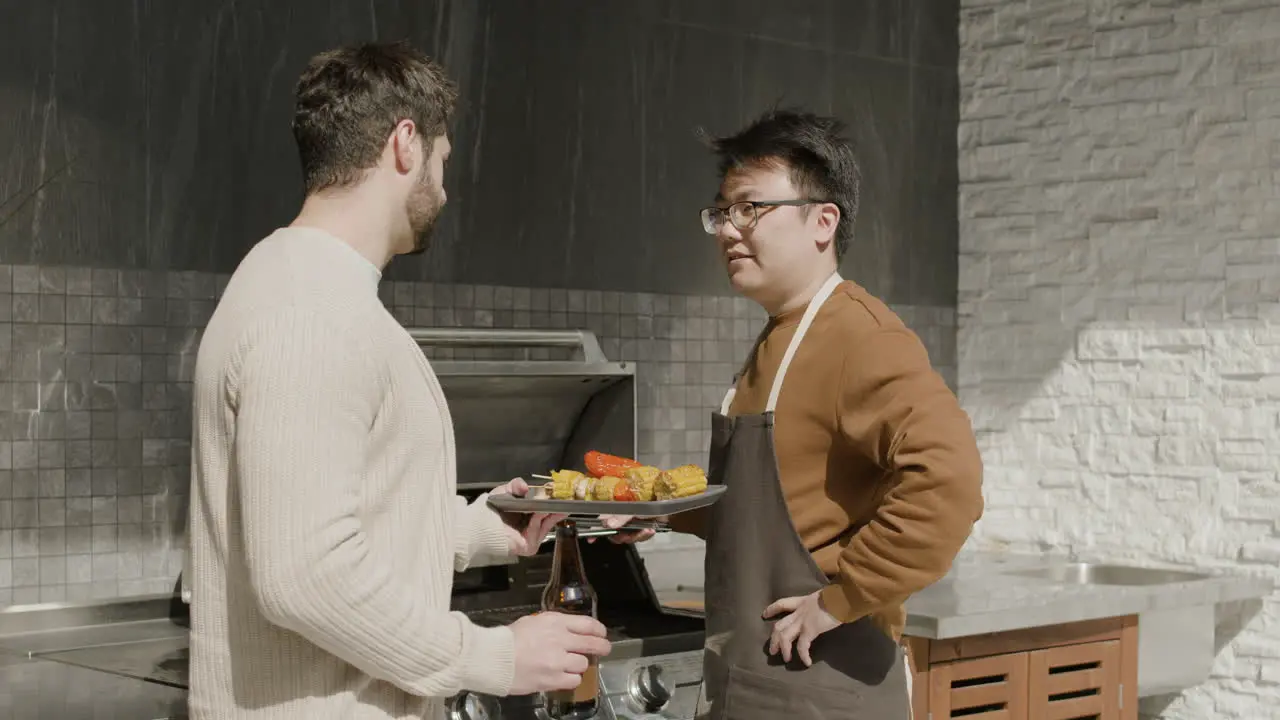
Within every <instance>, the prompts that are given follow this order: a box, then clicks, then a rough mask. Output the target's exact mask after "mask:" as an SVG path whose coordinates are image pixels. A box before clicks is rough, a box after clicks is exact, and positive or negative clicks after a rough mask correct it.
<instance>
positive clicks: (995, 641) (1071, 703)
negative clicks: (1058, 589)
mask: <svg viewBox="0 0 1280 720" xmlns="http://www.w3.org/2000/svg"><path fill="white" fill-rule="evenodd" d="M909 646H910V648H911V662H912V671H913V693H912V695H913V697H912V702H913V704H914V707H915V717H916V718H917V720H926V719H928V720H948V719H949V718H964V719H965V720H1077V719H1079V720H1137V717H1138V662H1137V658H1138V626H1137V618H1136V617H1122V618H1109V619H1106V620H1096V621H1089V622H1082V623H1072V624H1069V625H1056V626H1052V627H1045V628H1034V629H1030V630H1022V631H1015V632H1007V633H995V634H991V635H977V636H973V637H966V638H954V639H950V640H926V639H922V638H911V639H910V640H909Z"/></svg>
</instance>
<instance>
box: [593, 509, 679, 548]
mask: <svg viewBox="0 0 1280 720" xmlns="http://www.w3.org/2000/svg"><path fill="white" fill-rule="evenodd" d="M658 519H660V520H666V518H658ZM600 520H601V523H602V524H603V525H604V526H605V527H607V528H610V529H617V528H620V527H622V526H623V525H626V524H627V523H629V522H631V520H632V516H631V515H601V516H600ZM655 534H657V533H656V531H654V530H653V529H652V528H645V529H644V530H618V532H616V533H614V534H612V535H610V536H609V542H611V543H617V544H619V545H630V544H632V543H638V542H644V541H645V540H648V539H649V538H651V537H653V536H654V535H655ZM595 541H596V539H595V538H593V537H592V538H587V542H595Z"/></svg>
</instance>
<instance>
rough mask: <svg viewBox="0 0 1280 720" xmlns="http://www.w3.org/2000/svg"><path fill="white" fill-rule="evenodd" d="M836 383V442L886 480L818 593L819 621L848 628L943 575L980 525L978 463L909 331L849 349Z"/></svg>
mask: <svg viewBox="0 0 1280 720" xmlns="http://www.w3.org/2000/svg"><path fill="white" fill-rule="evenodd" d="M841 374H842V377H841V382H842V387H841V388H840V391H839V395H838V397H837V402H838V423H839V428H840V433H841V435H842V436H843V438H844V440H845V441H846V442H847V443H849V444H850V445H851V446H853V448H855V449H856V450H857V451H859V452H861V453H862V454H864V455H865V456H866V457H869V458H871V459H872V460H873V461H874V462H875V463H876V464H877V465H879V466H880V467H881V468H883V469H884V470H885V472H886V473H888V475H889V478H890V480H889V489H888V491H887V493H886V494H885V496H884V498H883V499H882V500H881V502H880V506H879V508H877V510H876V512H875V514H874V516H873V517H872V518H871V519H870V521H869V522H868V523H867V524H866V525H864V526H862V527H861V528H859V529H858V530H857V532H856V533H855V534H854V536H853V538H852V540H851V541H850V543H849V545H848V547H846V548H845V549H844V551H843V552H842V553H841V555H840V559H839V562H838V565H839V573H838V577H837V579H836V582H835V583H834V584H832V585H829V586H828V587H827V588H825V589H824V590H823V591H822V601H823V604H824V605H825V607H826V609H827V611H828V612H830V613H831V614H832V615H833V616H834V617H836V618H837V619H839V620H841V621H843V622H852V621H854V620H857V619H859V618H861V617H863V616H865V615H868V614H870V613H872V612H875V611H877V610H879V609H882V608H885V607H888V606H892V605H897V604H901V603H902V602H905V601H906V599H907V598H908V597H909V596H910V595H911V594H912V593H915V592H917V591H919V590H921V589H923V588H925V587H928V586H929V585H931V584H932V583H934V582H936V581H937V580H938V579H939V578H941V577H942V576H943V575H945V574H946V572H947V570H948V569H949V568H950V567H951V563H952V561H953V560H954V559H955V556H956V555H957V554H958V553H959V552H960V549H961V548H962V547H963V545H964V543H965V541H966V540H967V539H968V537H969V533H970V532H971V531H972V529H973V525H974V524H975V523H976V522H977V521H978V518H979V517H980V516H981V515H982V509H983V500H982V460H981V457H980V456H979V454H978V447H977V442H976V440H975V438H974V435H973V430H972V426H971V425H970V422H969V418H968V416H967V415H966V414H965V412H964V410H963V409H961V407H960V403H959V401H958V400H957V399H956V396H955V394H954V393H952V392H951V390H950V389H949V388H948V387H947V386H946V383H944V382H943V380H942V378H941V377H940V376H939V375H938V374H937V373H936V372H934V370H933V369H932V367H931V366H930V365H929V357H928V353H927V351H926V350H925V348H924V346H923V345H922V344H921V343H920V340H919V338H917V337H916V336H915V334H913V333H912V332H911V331H910V330H908V329H906V328H903V327H897V328H884V329H880V330H877V331H876V332H874V333H873V334H872V335H871V336H870V337H868V338H866V340H865V341H861V342H858V343H856V344H854V345H853V346H851V347H850V349H849V350H848V354H847V355H846V358H845V362H844V367H843V369H842V373H841Z"/></svg>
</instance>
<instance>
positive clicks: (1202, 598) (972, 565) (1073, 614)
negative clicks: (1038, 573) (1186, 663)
mask: <svg viewBox="0 0 1280 720" xmlns="http://www.w3.org/2000/svg"><path fill="white" fill-rule="evenodd" d="M1094 561H1095V560H1094V559H1093V558H1087V557H1067V556H1065V555H1062V554H1054V553H1044V554H1017V553H1003V552H987V551H983V552H976V551H975V552H965V553H962V554H961V555H960V556H959V557H958V558H957V559H956V561H955V563H954V564H953V565H952V568H951V571H950V572H949V573H947V574H946V575H945V576H944V577H943V578H942V579H941V580H939V581H938V582H936V583H934V584H933V585H931V586H929V587H928V588H925V589H924V590H922V591H920V592H919V593H916V594H915V595H914V596H912V597H911V599H910V600H908V601H907V625H906V634H907V635H910V636H913V637H919V638H930V639H938V640H942V639H946V638H956V637H969V636H973V635H982V634H986V633H995V632H1006V631H1011V630H1024V629H1027V628H1035V627H1046V626H1050V625H1061V624H1065V623H1071V622H1080V621H1085V620H1097V619H1101V618H1108V617H1117V616H1122V615H1136V614H1139V613H1143V612H1149V611H1153V610H1173V609H1178V608H1187V607H1194V606H1199V605H1214V604H1217V603H1225V602H1234V601H1238V600H1245V599H1250V598H1261V597H1265V596H1267V595H1269V594H1270V593H1271V590H1272V584H1271V582H1270V581H1269V580H1267V579H1265V578H1259V577H1250V576H1246V575H1239V574H1219V573H1215V572H1210V571H1203V570H1188V569H1186V568H1172V569H1174V570H1178V571H1183V572H1188V571H1190V572H1200V573H1205V574H1207V575H1209V577H1207V578H1203V579H1192V580H1187V581H1181V582H1160V583H1155V584H1148V585H1107V584H1076V583H1072V582H1056V581H1054V580H1052V579H1045V578H1038V577H1026V576H1022V575H1010V574H1007V573H1009V572H1011V571H1013V572H1017V571H1025V570H1035V569H1039V568H1045V567H1050V566H1062V565H1068V564H1072V563H1076V562H1094ZM1098 562H1099V564H1115V565H1123V566H1126V567H1154V566H1148V565H1145V564H1140V563H1131V562H1117V563H1105V562H1101V561H1098ZM693 594H696V593H690V592H688V591H686V592H684V593H682V594H681V595H682V597H681V598H679V600H678V601H676V602H674V603H673V604H675V605H677V606H680V607H685V608H689V607H691V606H696V605H701V601H700V599H693V598H692V597H691V595H693ZM665 598H666V596H665V595H664V602H666V600H665Z"/></svg>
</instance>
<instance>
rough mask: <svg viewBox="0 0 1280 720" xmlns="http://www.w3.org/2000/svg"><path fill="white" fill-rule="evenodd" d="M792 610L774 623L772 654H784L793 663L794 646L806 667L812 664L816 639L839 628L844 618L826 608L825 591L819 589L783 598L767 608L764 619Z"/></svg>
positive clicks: (771, 638)
mask: <svg viewBox="0 0 1280 720" xmlns="http://www.w3.org/2000/svg"><path fill="white" fill-rule="evenodd" d="M788 611H789V612H790V613H791V614H790V615H788V616H786V617H784V618H782V619H781V620H779V621H778V622H776V623H774V625H773V634H772V635H771V636H770V637H769V654H770V655H777V654H778V653H782V659H783V661H785V662H791V648H792V646H793V645H794V646H795V650H796V654H797V655H799V656H800V660H801V661H802V662H804V664H805V666H806V667H808V666H811V665H813V658H811V657H809V646H810V645H812V644H813V640H814V638H816V637H818V636H819V635H821V634H822V633H824V632H827V631H829V630H834V629H835V628H837V627H839V625H840V621H839V620H836V619H835V618H834V617H832V616H831V613H828V612H827V611H826V610H825V609H824V608H823V607H822V599H821V593H818V592H815V593H813V594H812V595H801V596H799V597H789V598H783V599H781V600H779V601H777V602H775V603H774V604H772V605H770V606H769V607H767V608H765V610H764V619H765V620H768V619H769V618H771V617H774V616H776V615H780V614H782V613H784V612H788Z"/></svg>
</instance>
